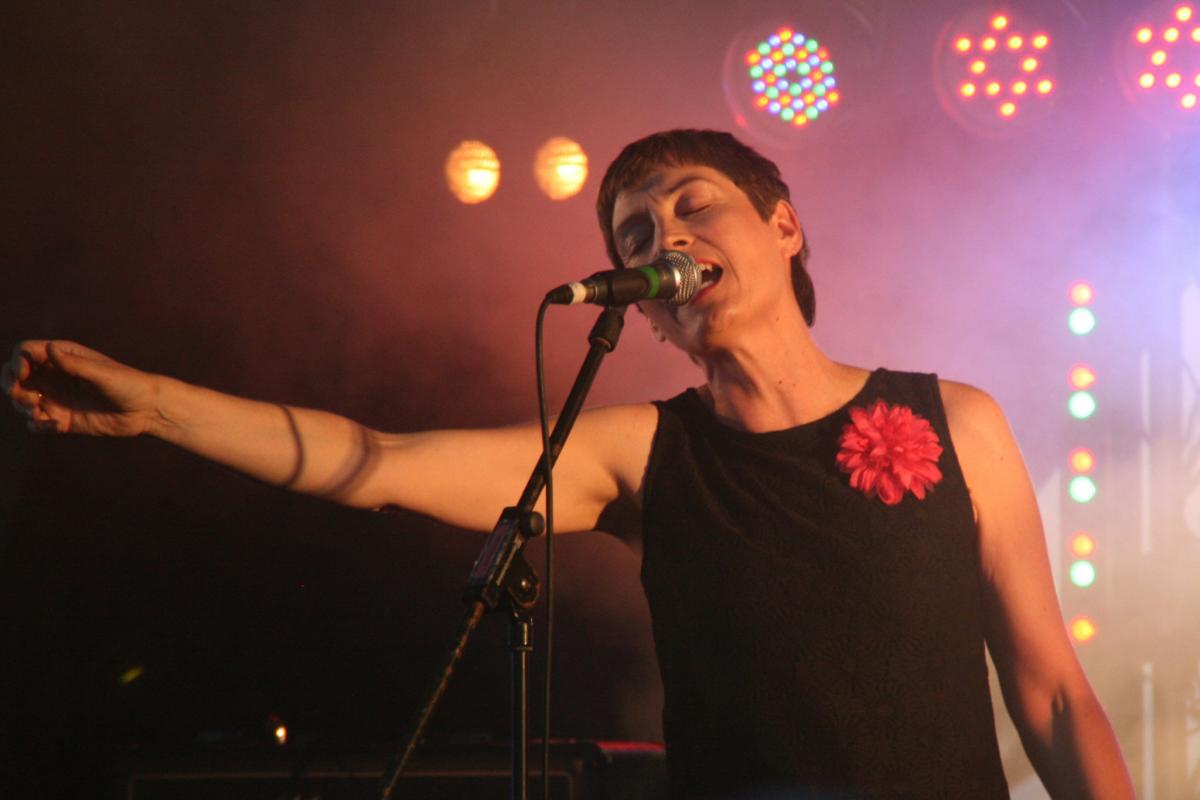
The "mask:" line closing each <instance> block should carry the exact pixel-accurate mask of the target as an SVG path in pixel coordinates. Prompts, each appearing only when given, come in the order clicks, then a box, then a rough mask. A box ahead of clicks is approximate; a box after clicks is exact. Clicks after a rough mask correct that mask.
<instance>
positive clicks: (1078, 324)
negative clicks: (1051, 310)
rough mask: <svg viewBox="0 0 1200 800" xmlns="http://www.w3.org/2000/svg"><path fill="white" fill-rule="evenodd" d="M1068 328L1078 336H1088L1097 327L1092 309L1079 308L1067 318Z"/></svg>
mask: <svg viewBox="0 0 1200 800" xmlns="http://www.w3.org/2000/svg"><path fill="white" fill-rule="evenodd" d="M1067 327H1068V328H1070V329H1071V333H1073V334H1075V335H1076V336H1087V335H1088V334H1089V333H1091V332H1092V331H1093V330H1094V329H1095V327H1096V315H1095V314H1093V313H1092V310H1091V309H1090V308H1077V309H1075V310H1073V311H1072V312H1071V315H1070V316H1068V317H1067Z"/></svg>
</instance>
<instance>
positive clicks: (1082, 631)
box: [1071, 617, 1097, 644]
mask: <svg viewBox="0 0 1200 800" xmlns="http://www.w3.org/2000/svg"><path fill="white" fill-rule="evenodd" d="M1096 633H1097V631H1096V623H1094V622H1092V621H1091V620H1090V619H1088V618H1087V617H1076V618H1075V619H1073V620H1072V621H1071V636H1072V637H1073V638H1074V639H1075V641H1077V642H1079V643H1080V644H1087V643H1088V642H1090V641H1091V640H1092V639H1095V638H1096Z"/></svg>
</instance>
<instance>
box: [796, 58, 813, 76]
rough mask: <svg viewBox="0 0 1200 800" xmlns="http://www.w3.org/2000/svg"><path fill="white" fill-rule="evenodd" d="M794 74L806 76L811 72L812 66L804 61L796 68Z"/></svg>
mask: <svg viewBox="0 0 1200 800" xmlns="http://www.w3.org/2000/svg"><path fill="white" fill-rule="evenodd" d="M796 72H799V73H800V74H801V75H807V74H808V73H810V72H812V65H811V64H809V63H808V62H807V61H805V62H804V63H803V64H800V65H799V66H797V67H796Z"/></svg>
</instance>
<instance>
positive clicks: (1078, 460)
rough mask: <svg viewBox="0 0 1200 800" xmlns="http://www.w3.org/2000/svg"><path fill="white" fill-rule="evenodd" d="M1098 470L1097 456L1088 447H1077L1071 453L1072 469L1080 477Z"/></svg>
mask: <svg viewBox="0 0 1200 800" xmlns="http://www.w3.org/2000/svg"><path fill="white" fill-rule="evenodd" d="M1095 468H1096V456H1095V455H1093V453H1092V451H1091V450H1088V449H1087V448H1086V447H1077V448H1076V449H1074V450H1072V451H1071V469H1073V470H1074V471H1075V472H1077V473H1078V474H1080V475H1084V474H1086V473H1088V472H1091V471H1092V470H1093V469H1095Z"/></svg>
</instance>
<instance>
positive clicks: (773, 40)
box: [767, 34, 780, 47]
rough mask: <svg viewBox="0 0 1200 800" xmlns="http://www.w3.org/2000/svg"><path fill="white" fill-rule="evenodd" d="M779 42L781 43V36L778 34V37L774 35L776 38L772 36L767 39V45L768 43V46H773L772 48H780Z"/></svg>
mask: <svg viewBox="0 0 1200 800" xmlns="http://www.w3.org/2000/svg"><path fill="white" fill-rule="evenodd" d="M779 42H780V39H779V35H778V34H776V35H774V36H770V37H768V38H767V43H768V44H770V45H771V47H778V46H779Z"/></svg>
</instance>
